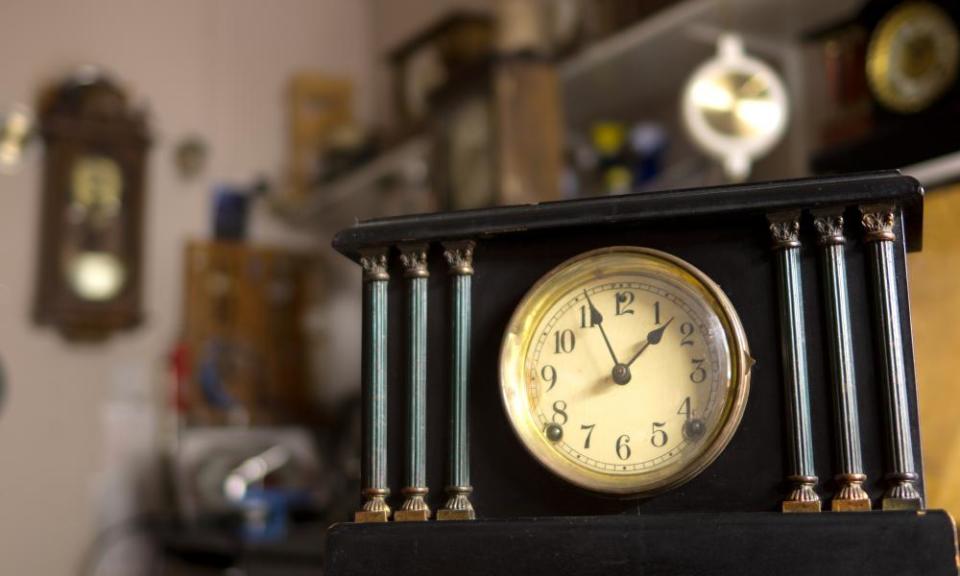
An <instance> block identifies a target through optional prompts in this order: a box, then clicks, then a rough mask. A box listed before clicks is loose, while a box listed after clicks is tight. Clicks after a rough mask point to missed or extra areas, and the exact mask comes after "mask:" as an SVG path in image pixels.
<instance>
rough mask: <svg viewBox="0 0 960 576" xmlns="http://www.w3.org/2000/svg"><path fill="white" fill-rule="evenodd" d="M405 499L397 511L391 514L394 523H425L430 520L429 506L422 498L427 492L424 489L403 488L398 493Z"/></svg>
mask: <svg viewBox="0 0 960 576" xmlns="http://www.w3.org/2000/svg"><path fill="white" fill-rule="evenodd" d="M400 492H401V494H403V495H404V496H405V497H406V498H405V499H404V501H403V505H402V506H401V507H400V509H399V510H397V511H396V512H394V513H393V519H394V520H395V521H396V522H426V521H427V520H429V519H430V514H431V513H430V506H428V505H427V502H426V500H424V496H426V495H427V493H428V492H429V490H427V489H426V488H419V487H416V488H404V489H403V490H401V491H400Z"/></svg>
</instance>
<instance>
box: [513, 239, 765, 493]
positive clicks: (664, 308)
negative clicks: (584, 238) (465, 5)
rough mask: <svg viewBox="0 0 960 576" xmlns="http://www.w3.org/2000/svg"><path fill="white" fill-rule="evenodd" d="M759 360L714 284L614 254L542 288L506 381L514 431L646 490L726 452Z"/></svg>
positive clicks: (618, 486)
mask: <svg viewBox="0 0 960 576" xmlns="http://www.w3.org/2000/svg"><path fill="white" fill-rule="evenodd" d="M751 364H752V359H751V358H750V356H749V352H748V348H747V343H746V338H745V336H744V333H743V328H742V327H741V325H740V321H739V319H738V318H737V316H736V312H735V311H734V309H733V307H732V306H731V305H730V303H729V301H728V300H727V298H726V296H725V295H724V294H723V292H722V291H721V290H720V288H719V287H718V286H717V285H716V284H714V283H713V282H712V281H711V280H710V279H709V278H707V277H706V276H705V275H704V274H702V273H701V272H699V271H698V270H696V269H695V268H693V267H692V266H690V265H689V264H687V263H686V262H683V261H682V260H680V259H678V258H675V257H673V256H670V255H668V254H665V253H662V252H657V251H654V250H648V249H642V248H631V247H613V248H606V249H601V250H597V251H593V252H588V253H586V254H583V255H581V256H578V257H576V258H574V259H572V260H570V261H568V262H566V263H564V264H562V265H561V266H559V267H558V268H556V269H554V270H553V271H551V272H550V273H548V274H547V275H546V276H545V277H544V278H543V279H541V280H540V281H539V282H538V283H537V284H536V285H535V286H534V287H533V288H532V289H531V290H530V291H529V292H528V294H527V295H526V297H525V298H524V299H523V301H522V302H521V303H520V305H519V306H518V308H517V310H516V311H515V313H514V315H513V318H512V319H511V322H510V324H509V326H508V329H507V332H506V334H505V336H504V342H503V346H502V351H501V365H500V369H501V387H502V393H503V400H504V403H505V406H506V409H507V413H508V415H509V418H510V421H511V423H512V424H513V427H514V429H515V430H516V432H517V433H518V435H519V437H520V439H521V441H522V442H523V443H524V445H525V446H526V447H527V449H528V450H529V451H530V452H531V453H532V454H533V455H534V456H535V457H536V458H537V459H538V460H539V461H540V462H541V463H543V464H544V465H545V466H546V467H547V468H549V469H550V470H552V471H553V472H554V473H556V474H557V475H559V476H561V477H563V478H565V479H567V480H568V481H570V482H573V483H574V484H577V485H579V486H582V487H584V488H587V489H591V490H595V491H598V492H607V493H612V494H622V495H645V494H650V493H653V492H656V491H660V490H663V489H666V488H669V487H671V486H675V485H677V484H679V483H681V482H683V481H685V480H688V479H690V478H692V477H693V476H695V475H696V474H697V473H699V472H700V471H702V470H703V469H704V468H705V467H706V466H707V465H709V463H710V462H712V461H713V460H714V459H715V458H716V456H717V455H719V453H720V452H721V451H722V450H723V448H724V447H725V446H726V444H727V443H728V442H729V440H730V438H731V437H732V435H733V432H734V431H735V429H736V427H737V425H738V424H739V421H740V417H741V415H742V413H743V409H744V405H745V402H746V397H747V390H748V387H749V369H750V365H751Z"/></svg>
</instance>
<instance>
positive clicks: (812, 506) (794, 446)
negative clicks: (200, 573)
mask: <svg viewBox="0 0 960 576" xmlns="http://www.w3.org/2000/svg"><path fill="white" fill-rule="evenodd" d="M770 236H771V238H772V240H773V250H774V257H775V258H776V261H777V290H778V296H779V303H780V306H779V308H780V353H781V357H782V363H783V386H784V399H785V400H786V406H785V408H786V410H785V414H786V419H787V441H788V450H789V456H790V458H789V459H788V462H789V469H788V470H787V473H788V475H787V481H788V482H789V483H790V484H791V490H790V494H789V495H788V496H787V498H786V500H784V501H783V502H782V503H781V509H782V510H783V511H784V512H819V511H820V496H819V495H818V494H817V490H816V486H817V482H818V479H817V475H816V472H815V468H814V461H813V428H812V425H811V420H810V385H809V382H808V378H809V377H808V374H807V337H806V329H805V327H804V319H803V318H804V310H803V308H804V305H803V281H802V279H801V277H800V276H801V275H800V246H801V244H800V213H799V212H795V213H786V214H776V215H771V216H770Z"/></svg>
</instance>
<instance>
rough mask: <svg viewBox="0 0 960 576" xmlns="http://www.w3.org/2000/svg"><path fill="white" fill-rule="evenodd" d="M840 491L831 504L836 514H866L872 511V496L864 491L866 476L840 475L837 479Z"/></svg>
mask: <svg viewBox="0 0 960 576" xmlns="http://www.w3.org/2000/svg"><path fill="white" fill-rule="evenodd" d="M836 480H837V484H839V486H840V490H839V491H838V492H837V495H836V496H835V497H834V498H833V501H832V502H830V509H831V510H833V511H834V512H866V511H869V510H870V507H871V506H870V496H869V495H868V494H867V491H866V490H864V489H863V483H864V482H866V480H867V475H866V474H838V475H837V477H836Z"/></svg>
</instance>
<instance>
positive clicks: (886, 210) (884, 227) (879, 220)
mask: <svg viewBox="0 0 960 576" xmlns="http://www.w3.org/2000/svg"><path fill="white" fill-rule="evenodd" d="M862 214H863V216H862V218H861V222H862V223H863V229H864V231H865V234H864V241H865V242H880V241H884V240H888V241H891V242H892V241H894V240H896V239H897V236H896V235H895V234H894V233H893V223H894V215H893V207H892V206H887V205H877V206H864V207H863V208H862Z"/></svg>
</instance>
